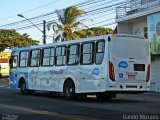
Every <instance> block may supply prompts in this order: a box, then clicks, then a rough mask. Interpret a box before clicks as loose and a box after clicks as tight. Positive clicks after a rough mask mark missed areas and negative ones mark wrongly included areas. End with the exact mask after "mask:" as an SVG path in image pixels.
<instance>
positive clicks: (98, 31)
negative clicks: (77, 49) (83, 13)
mask: <svg viewBox="0 0 160 120" xmlns="http://www.w3.org/2000/svg"><path fill="white" fill-rule="evenodd" d="M75 33H76V34H78V37H79V38H86V37H88V36H100V35H104V34H112V33H113V30H112V29H111V28H104V27H93V28H89V29H82V30H79V31H75Z"/></svg>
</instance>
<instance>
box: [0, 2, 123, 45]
mask: <svg viewBox="0 0 160 120" xmlns="http://www.w3.org/2000/svg"><path fill="white" fill-rule="evenodd" d="M84 1H86V0H0V11H1V15H0V26H2V25H6V24H9V23H13V22H17V21H21V20H24V19H23V18H20V17H18V16H17V14H23V16H25V17H26V18H32V17H35V16H39V15H42V14H45V13H49V12H54V11H55V10H56V9H63V8H66V7H68V6H71V5H75V4H78V3H81V2H84ZM104 1H106V2H107V1H111V0H104ZM119 1H121V0H119ZM40 29H42V28H40ZM18 32H20V33H21V34H23V33H28V34H29V35H30V36H31V37H32V38H34V39H38V40H41V39H42V33H40V31H39V30H37V29H36V28H32V30H30V29H26V30H22V31H18ZM50 42H51V41H50Z"/></svg>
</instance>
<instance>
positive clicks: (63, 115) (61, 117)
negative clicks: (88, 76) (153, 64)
mask: <svg viewBox="0 0 160 120" xmlns="http://www.w3.org/2000/svg"><path fill="white" fill-rule="evenodd" d="M73 119H74V120H138V119H141V120H160V94H159V93H145V94H138V95H131V94H127V95H124V94H121V95H118V96H117V98H115V99H113V100H111V101H103V102H102V101H97V99H96V98H95V96H88V99H87V100H85V101H81V100H74V101H69V100H66V99H65V98H64V96H63V95H50V94H48V93H36V94H33V95H21V94H20V93H19V90H14V89H10V88H8V87H7V86H4V85H3V86H2V85H0V120H73Z"/></svg>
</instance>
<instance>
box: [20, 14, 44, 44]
mask: <svg viewBox="0 0 160 120" xmlns="http://www.w3.org/2000/svg"><path fill="white" fill-rule="evenodd" d="M18 16H19V17H21V18H24V19H26V20H27V21H29V22H30V23H31V24H32V25H33V26H34V27H36V28H37V29H38V30H39V31H41V32H42V34H43V44H46V21H45V20H44V21H43V31H42V30H41V29H39V27H37V26H36V25H35V24H34V23H33V22H32V21H30V20H29V19H28V18H26V17H24V16H23V15H21V14H18Z"/></svg>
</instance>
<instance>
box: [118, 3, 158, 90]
mask: <svg viewBox="0 0 160 120" xmlns="http://www.w3.org/2000/svg"><path fill="white" fill-rule="evenodd" d="M116 22H117V23H118V27H117V32H118V33H120V34H133V35H137V36H141V37H145V38H146V39H148V40H149V41H150V48H151V55H152V57H154V61H152V63H151V77H152V78H151V90H153V91H159V92H160V79H158V78H160V74H157V73H158V71H160V58H159V56H160V0H126V2H125V3H124V4H123V5H121V6H118V7H117V8H116Z"/></svg>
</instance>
